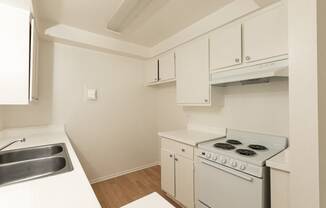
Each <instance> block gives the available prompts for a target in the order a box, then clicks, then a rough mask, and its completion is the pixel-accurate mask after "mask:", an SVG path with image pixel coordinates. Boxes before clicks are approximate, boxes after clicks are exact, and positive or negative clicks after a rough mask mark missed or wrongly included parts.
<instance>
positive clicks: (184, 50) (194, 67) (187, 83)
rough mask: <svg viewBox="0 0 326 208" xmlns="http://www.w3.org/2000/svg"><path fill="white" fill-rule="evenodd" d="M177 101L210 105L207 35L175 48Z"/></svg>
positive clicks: (184, 103) (186, 103) (183, 103)
mask: <svg viewBox="0 0 326 208" xmlns="http://www.w3.org/2000/svg"><path fill="white" fill-rule="evenodd" d="M176 77H177V103H178V104H181V105H199V106H200V105H210V84H209V48H208V37H203V38H200V39H196V40H194V41H191V42H190V43H187V44H185V45H183V46H181V47H179V48H177V49H176Z"/></svg>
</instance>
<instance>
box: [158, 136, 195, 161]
mask: <svg viewBox="0 0 326 208" xmlns="http://www.w3.org/2000/svg"><path fill="white" fill-rule="evenodd" d="M161 148H162V149H164V150H169V151H172V152H174V153H176V154H178V155H180V156H183V157H186V158H189V159H192V160H193V158H194V148H193V147H192V146H190V145H187V144H183V143H180V142H176V141H173V140H171V139H166V138H161Z"/></svg>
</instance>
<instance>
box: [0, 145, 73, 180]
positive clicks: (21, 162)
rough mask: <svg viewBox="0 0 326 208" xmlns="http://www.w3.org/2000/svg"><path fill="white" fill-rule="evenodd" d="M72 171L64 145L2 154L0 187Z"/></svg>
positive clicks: (31, 148) (16, 150)
mask: <svg viewBox="0 0 326 208" xmlns="http://www.w3.org/2000/svg"><path fill="white" fill-rule="evenodd" d="M72 170H73V166H72V163H71V160H70V157H69V155H68V150H67V147H66V145H65V144H64V143H59V144H50V145H43V146H37V147H30V148H23V149H15V150H8V151H1V152H0V186H4V185H9V184H12V183H18V182H23V181H27V180H32V179H38V178H43V177H47V176H52V175H56V174H60V173H65V172H69V171H72Z"/></svg>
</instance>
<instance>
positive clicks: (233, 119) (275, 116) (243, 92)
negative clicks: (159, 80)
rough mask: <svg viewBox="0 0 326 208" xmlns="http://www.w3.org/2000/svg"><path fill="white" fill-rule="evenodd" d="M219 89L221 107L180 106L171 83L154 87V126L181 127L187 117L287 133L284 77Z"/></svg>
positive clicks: (198, 121)
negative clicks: (222, 96) (155, 119)
mask: <svg viewBox="0 0 326 208" xmlns="http://www.w3.org/2000/svg"><path fill="white" fill-rule="evenodd" d="M222 93H223V94H224V106H223V107H219V106H214V105H213V106H212V107H181V106H177V105H176V104H175V102H176V101H175V96H176V91H175V85H173V84H170V85H165V86H161V87H158V88H157V108H158V109H157V121H158V129H159V130H160V131H163V130H171V129H175V128H181V127H185V126H186V125H187V122H188V121H189V122H190V123H195V124H200V125H207V126H215V127H224V128H236V129H242V130H249V131H258V132H265V133H271V134H277V135H285V136H287V135H288V128H289V124H288V122H289V115H288V114H289V107H288V82H287V81H284V80H283V81H274V82H271V83H268V84H258V85H246V86H232V87H226V88H223V89H222ZM212 96H213V97H214V96H217V95H214V94H213V95H212Z"/></svg>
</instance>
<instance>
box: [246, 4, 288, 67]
mask: <svg viewBox="0 0 326 208" xmlns="http://www.w3.org/2000/svg"><path fill="white" fill-rule="evenodd" d="M243 34H244V59H245V61H246V62H252V61H258V60H263V59H267V58H272V57H276V56H280V55H285V54H287V53H288V35H287V11H286V8H285V7H284V6H278V7H274V8H271V9H270V10H268V11H266V12H265V13H263V14H260V15H258V16H254V17H252V18H250V19H248V20H247V21H245V22H244V24H243Z"/></svg>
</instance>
